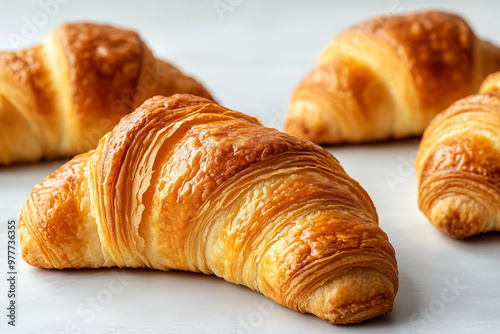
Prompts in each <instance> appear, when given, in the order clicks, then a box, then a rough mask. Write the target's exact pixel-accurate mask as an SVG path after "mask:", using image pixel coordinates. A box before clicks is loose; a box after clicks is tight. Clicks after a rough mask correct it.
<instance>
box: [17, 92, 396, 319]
mask: <svg viewBox="0 0 500 334" xmlns="http://www.w3.org/2000/svg"><path fill="white" fill-rule="evenodd" d="M19 236H20V239H21V245H22V254H23V258H24V259H25V261H26V262H28V263H29V264H31V265H33V266H38V267H42V268H58V269H63V268H87V267H88V268H99V267H112V266H118V267H132V268H136V267H147V268H154V269H160V270H169V269H176V270H188V271H193V272H200V271H201V272H203V273H206V274H215V275H217V276H219V277H222V278H224V279H225V280H226V281H229V282H233V283H236V284H243V285H245V286H247V287H249V288H251V289H253V290H256V291H259V292H261V293H263V294H264V295H265V296H267V297H268V298H270V299H271V300H273V301H275V302H277V303H279V304H281V305H284V306H287V307H289V308H291V309H293V310H296V311H300V312H308V313H313V314H315V315H317V316H318V317H320V318H322V319H325V320H327V321H329V322H332V323H339V324H341V323H354V322H360V321H363V320H365V319H369V318H372V317H375V316H378V315H383V314H386V313H388V312H390V311H391V310H392V305H393V301H394V297H395V294H396V292H397V289H398V272H397V265H396V259H395V253H394V249H393V248H392V246H391V244H390V243H389V241H388V238H387V236H386V234H385V233H384V232H383V231H382V230H381V229H380V227H379V226H378V217H377V213H376V210H375V207H374V205H373V203H372V201H371V199H370V198H369V196H368V195H367V193H366V192H365V190H364V189H363V188H361V186H360V185H359V184H358V183H357V182H356V181H354V180H353V179H351V178H350V177H349V176H348V175H347V174H346V172H345V171H344V170H343V169H342V167H341V165H340V164H339V162H338V161H337V160H336V159H335V158H334V157H333V155H331V154H330V153H328V152H327V151H326V150H324V149H323V148H321V147H319V146H317V145H315V144H313V143H311V142H308V141H306V140H303V139H300V138H298V137H295V136H292V135H289V134H286V133H282V132H279V131H278V130H275V129H270V128H266V127H263V126H262V125H260V123H259V122H258V121H257V120H256V119H254V118H252V117H249V116H246V115H244V114H241V113H239V112H236V111H232V110H229V109H227V108H224V107H222V106H219V105H217V104H216V103H214V102H212V101H210V100H208V99H204V98H201V97H195V96H192V95H188V94H178V95H174V96H172V97H169V98H166V97H161V96H156V97H153V98H151V99H149V100H147V101H146V102H144V104H143V105H142V106H141V107H140V108H138V109H137V110H136V111H135V112H133V113H131V114H130V115H128V116H125V117H124V118H123V119H122V120H121V121H120V123H119V124H118V125H117V126H116V127H115V128H114V129H113V131H111V132H110V133H108V134H106V135H105V136H104V137H103V139H102V140H101V141H100V143H99V145H98V146H97V148H96V149H95V150H93V151H90V152H88V153H84V154H82V155H79V156H77V157H75V158H74V159H73V160H71V161H70V162H68V163H66V164H65V165H63V166H62V167H61V168H60V169H58V170H57V171H55V172H54V173H53V174H52V175H50V176H48V177H47V178H46V179H45V180H44V181H43V182H42V183H41V184H40V185H38V186H36V187H35V188H34V190H33V192H32V194H31V195H30V197H29V199H28V200H27V202H26V204H25V205H24V207H23V209H22V213H21V217H20V221H19Z"/></svg>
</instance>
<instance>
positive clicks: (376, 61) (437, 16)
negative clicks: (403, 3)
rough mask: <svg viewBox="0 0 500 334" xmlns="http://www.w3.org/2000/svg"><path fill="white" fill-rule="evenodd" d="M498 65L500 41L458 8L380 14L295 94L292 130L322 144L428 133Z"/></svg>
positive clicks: (346, 37)
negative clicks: (480, 31) (474, 26)
mask: <svg viewBox="0 0 500 334" xmlns="http://www.w3.org/2000/svg"><path fill="white" fill-rule="evenodd" d="M498 70H500V49H499V48H497V47H495V46H494V45H492V44H490V43H488V42H485V41H482V40H480V39H478V38H477V37H476V36H475V35H474V33H473V32H472V30H471V29H470V28H469V26H468V25H467V23H466V22H465V21H464V20H463V19H461V18H460V17H458V16H456V15H451V14H447V13H442V12H422V13H416V14H411V15H403V16H391V17H380V18H375V19H372V20H370V21H367V22H363V23H361V24H358V25H356V26H355V27H353V28H351V29H349V30H347V31H346V32H344V33H343V34H341V35H340V36H338V37H337V38H335V39H334V40H333V41H332V42H331V43H330V45H328V46H327V47H326V49H325V50H324V51H323V53H322V55H321V57H320V59H319V61H318V64H317V66H316V68H315V69H314V70H313V71H312V72H311V73H310V74H309V75H308V76H306V77H305V79H304V80H303V81H302V82H301V83H300V84H299V85H298V87H297V88H296V89H295V91H294V93H293V95H292V98H291V101H290V108H289V113H288V116H287V121H286V125H285V131H287V132H289V133H292V134H295V135H298V136H301V137H303V138H306V139H309V140H312V141H314V142H316V143H319V144H337V143H342V142H350V143H359V142H368V141H380V140H387V139H390V138H404V137H409V136H413V135H421V134H422V132H423V131H424V129H425V127H426V126H427V125H428V124H429V122H430V121H431V119H432V118H433V117H434V116H435V115H436V114H437V113H439V112H440V111H442V110H443V109H445V108H446V107H448V106H449V104H450V103H451V102H453V101H456V100H457V99H459V98H462V97H465V96H467V95H469V94H473V93H474V92H476V90H477V88H478V86H479V84H480V82H481V80H482V79H483V78H484V77H485V76H486V75H487V74H488V73H491V72H494V71H498Z"/></svg>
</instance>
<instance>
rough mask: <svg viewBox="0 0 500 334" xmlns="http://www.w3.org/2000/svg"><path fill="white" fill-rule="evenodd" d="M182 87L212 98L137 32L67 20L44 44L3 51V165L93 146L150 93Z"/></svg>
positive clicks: (172, 91)
mask: <svg viewBox="0 0 500 334" xmlns="http://www.w3.org/2000/svg"><path fill="white" fill-rule="evenodd" d="M176 93H191V94H196V95H199V96H205V97H208V98H210V94H209V93H208V92H207V91H206V90H205V89H204V88H203V87H202V86H201V85H200V84H199V83H198V82H196V81H195V80H194V79H192V78H190V77H188V76H185V75H184V74H183V73H181V72H180V71H179V70H178V69H176V68H175V67H173V66H172V65H170V64H168V63H167V62H164V61H162V60H159V59H156V58H155V57H154V56H153V54H152V53H151V51H150V50H149V49H148V47H147V45H146V44H144V42H142V41H141V39H140V38H139V36H138V35H137V34H136V33H135V32H133V31H129V30H124V29H118V28H114V27H110V26H104V25H96V24H89V23H73V24H65V25H63V26H61V27H59V28H58V29H56V30H54V31H53V32H52V33H51V34H50V35H49V36H48V37H47V38H46V39H45V40H44V41H43V43H42V44H40V45H38V46H35V47H33V48H30V49H27V50H22V51H14V52H2V53H0V165H6V164H10V163H18V162H32V161H37V160H40V159H42V158H54V157H61V156H67V155H75V154H78V153H82V152H85V151H88V150H89V149H92V148H95V147H96V146H97V143H98V142H99V139H100V138H101V137H102V136H103V135H104V134H105V133H107V132H109V131H110V130H111V129H112V128H113V126H115V125H116V124H117V123H118V121H119V120H120V118H122V117H123V116H124V115H126V114H128V113H130V112H131V111H133V110H134V109H135V108H137V107H138V106H139V105H140V104H142V102H144V101H145V100H146V99H147V98H149V97H151V96H154V95H157V94H162V95H166V96H169V95H172V94H176Z"/></svg>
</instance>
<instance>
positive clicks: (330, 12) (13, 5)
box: [0, 0, 500, 333]
mask: <svg viewBox="0 0 500 334" xmlns="http://www.w3.org/2000/svg"><path fill="white" fill-rule="evenodd" d="M44 2H51V1H44ZM61 2H63V1H62V0H61ZM220 2H222V3H226V4H229V6H230V7H231V10H230V11H226V12H224V13H218V12H217V10H216V9H215V6H214V3H217V1H212V0H206V1H182V2H181V1H177V2H173V1H170V2H165V1H164V2H160V1H157V2H153V1H145V0H143V1H137V2H133V1H103V0H100V1H76V0H73V1H67V0H65V1H64V4H59V5H58V6H57V7H54V6H52V7H50V8H49V9H50V10H47V9H44V7H45V8H47V7H46V6H43V5H42V4H41V3H39V2H37V1H0V49H1V50H11V49H13V48H16V47H19V46H18V45H16V44H18V43H17V42H16V41H14V40H13V38H14V36H16V37H22V38H24V39H25V41H23V43H21V46H20V47H27V46H29V45H33V44H36V43H38V42H39V41H40V40H41V39H42V38H43V37H44V36H46V35H47V34H48V33H49V32H50V31H51V30H52V29H54V28H55V27H57V26H58V25H59V24H61V23H63V22H66V21H75V20H91V21H95V22H106V23H111V24H115V25H119V26H123V27H129V28H132V29H134V30H136V31H138V32H139V33H140V34H141V36H142V37H143V38H144V39H145V40H146V41H147V43H148V44H149V46H150V47H151V48H152V49H153V50H154V52H155V54H156V55H157V56H159V57H162V58H165V59H167V60H169V61H171V62H173V63H174V64H176V65H177V66H179V67H180V68H181V69H182V70H184V71H185V72H186V73H189V74H192V75H193V76H195V77H196V78H197V79H199V80H200V81H202V82H203V83H204V84H205V85H206V86H207V87H208V88H209V90H210V91H211V92H212V93H213V94H214V96H215V97H216V98H217V99H218V101H219V102H220V103H222V104H223V105H225V106H227V107H230V108H233V109H235V110H239V111H242V112H245V113H247V114H250V115H254V116H257V117H259V118H260V119H261V120H262V121H263V122H264V124H266V125H268V126H273V127H277V128H282V125H283V119H284V114H285V112H286V108H287V101H288V99H289V97H290V94H291V92H292V90H293V88H294V86H295V85H296V84H297V83H298V81H299V80H300V79H301V78H302V77H303V76H304V75H305V74H306V73H307V72H308V71H309V70H310V69H312V67H313V66H314V63H315V61H316V59H317V57H318V56H319V53H320V52H321V50H322V49H323V48H324V47H325V46H326V44H327V43H328V42H329V41H330V40H331V39H332V38H333V37H334V36H335V35H336V34H338V33H340V32H341V31H342V30H343V29H346V28H347V27H349V26H351V25H353V24H355V23H356V22H358V21H360V20H364V19H368V18H371V17H373V16H375V15H389V14H399V13H402V12H406V11H411V10H416V9H430V8H434V9H439V8H440V9H449V10H452V11H454V12H457V13H460V14H462V15H463V16H465V17H466V19H467V20H468V21H469V23H470V24H471V25H472V27H473V28H474V30H475V31H476V33H477V35H479V36H481V37H483V38H486V39H489V40H491V41H494V42H497V43H498V44H500V35H499V33H498V32H499V31H500V21H499V20H498V15H499V14H498V13H500V3H499V2H497V1H432V2H431V1H418V0H413V1H411V0H399V1H397V0H396V1H394V0H386V1H342V2H336V1H307V2H306V1H274V2H272V3H271V1H250V0H246V1H245V0H243V1H240V0H222V1H220ZM44 13H48V14H50V15H48V14H44ZM44 18H47V19H46V20H44ZM26 22H30V23H33V24H35V23H36V24H37V25H38V26H36V25H34V27H35V28H36V29H34V30H33V29H32V31H31V32H30V34H26V29H27V28H26V27H25V26H26V25H28V24H29V23H26ZM23 29H25V30H24V32H23ZM23 34H24V35H23ZM0 131H1V130H0ZM417 147H418V139H410V140H406V141H399V142H392V143H386V144H372V145H361V146H340V147H331V148H329V150H330V151H331V152H332V153H334V154H335V155H336V156H337V158H338V159H339V160H340V162H341V163H342V164H343V166H344V168H345V169H346V170H347V172H348V173H349V174H350V175H351V176H352V177H354V178H355V179H357V180H358V181H359V182H360V183H361V185H362V186H363V187H364V188H365V189H366V190H367V191H368V193H369V194H370V195H371V197H372V199H373V201H374V202H375V205H376V207H377V209H378V213H379V216H380V226H381V227H382V229H383V230H384V231H386V233H387V234H388V235H389V238H390V240H391V242H392V244H393V246H394V248H395V249H396V254H397V259H398V265H399V273H400V276H399V278H400V289H399V293H398V295H397V298H396V301H395V304H394V311H393V312H392V313H391V314H390V315H389V316H386V317H382V318H379V319H375V320H371V321H367V322H366V323H364V324H360V325H353V326H335V325H330V324H328V323H327V322H325V321H323V320H320V319H318V318H316V317H315V316H312V315H304V314H300V313H297V312H294V311H291V310H289V309H287V308H285V307H282V306H280V305H278V304H275V303H272V302H270V301H268V300H267V299H266V298H265V297H263V296H262V295H260V294H259V293H257V292H254V291H251V290H250V289H248V288H245V287H242V286H236V285H233V284H230V283H227V282H224V281H223V280H222V279H219V278H217V277H214V276H206V275H202V274H193V273H184V272H166V273H165V272H160V271H153V270H128V271H120V270H117V269H107V270H73V271H71V270H68V271H48V270H42V269H38V268H33V267H30V266H28V265H27V264H25V263H24V262H23V261H22V259H21V258H20V256H19V255H18V258H17V270H18V284H17V294H18V297H17V307H18V309H17V327H16V328H15V329H17V330H18V331H19V332H24V333H60V332H68V333H77V332H98V333H135V332H144V333H163V332H172V333H184V332H186V333H187V332H198V333H237V332H243V333H250V332H254V333H270V332H272V333H322V332H331V333H353V332H355V331H356V332H360V333H424V332H425V333H431V332H432V333H478V332H481V333H498V332H500V258H499V254H500V234H498V233H492V234H487V235H482V236H478V237H475V238H471V239H469V240H465V241H458V240H453V239H451V238H449V237H447V236H445V235H443V234H441V233H439V232H438V231H436V230H435V229H434V228H433V227H432V226H431V225H430V224H429V223H428V221H427V220H426V218H425V217H424V216H423V215H422V214H421V213H420V211H419V210H418V207H417V189H416V182H415V179H414V169H413V167H412V164H413V157H414V155H415V153H416V149H417ZM62 163H63V161H57V162H46V163H40V164H35V165H25V166H13V167H7V168H0V310H2V311H0V332H13V328H12V327H10V326H8V325H7V320H8V319H7V317H6V316H5V314H6V312H7V311H6V310H5V307H6V306H7V302H8V300H7V290H8V287H7V282H6V278H7V277H6V276H7V274H6V272H7V271H8V270H7V264H6V252H7V242H6V240H7V238H6V234H7V221H8V220H9V219H15V220H16V221H17V219H18V216H19V213H20V210H21V207H22V205H23V203H24V201H25V200H26V198H27V197H28V195H29V193H30V192H31V189H32V188H33V186H35V185H36V184H37V183H39V182H40V181H41V180H42V179H43V178H44V177H45V176H46V175H47V174H49V173H51V172H52V171H54V170H55V169H56V168H57V167H58V166H59V165H61V164H62ZM17 248H18V254H20V246H19V244H17ZM2 273H4V274H2ZM4 277H5V278H4ZM118 277H120V278H118ZM449 285H458V288H455V290H450V288H449ZM447 289H448V290H447ZM443 293H445V296H444V297H443ZM452 299H453V300H452ZM93 303H94V304H93Z"/></svg>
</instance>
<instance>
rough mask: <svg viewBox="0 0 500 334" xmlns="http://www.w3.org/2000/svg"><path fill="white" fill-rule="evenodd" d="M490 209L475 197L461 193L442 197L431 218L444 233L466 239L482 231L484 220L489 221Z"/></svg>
mask: <svg viewBox="0 0 500 334" xmlns="http://www.w3.org/2000/svg"><path fill="white" fill-rule="evenodd" d="M488 212H489V211H488V209H487V208H486V207H484V205H482V204H481V203H479V202H478V201H476V200H475V199H473V198H471V197H469V196H466V195H459V196H455V197H448V198H443V199H441V200H440V201H439V202H438V203H436V204H435V206H434V207H433V209H432V211H431V214H430V217H429V220H430V221H431V223H432V224H433V225H434V226H435V227H436V228H437V229H438V230H440V231H441V232H443V233H444V234H446V235H448V236H450V237H452V238H455V239H465V238H468V237H471V236H474V235H476V234H479V233H481V226H482V225H483V221H488V220H489V219H490V218H488V217H486V215H488Z"/></svg>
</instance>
